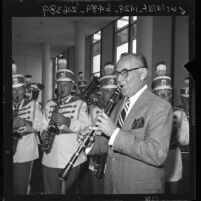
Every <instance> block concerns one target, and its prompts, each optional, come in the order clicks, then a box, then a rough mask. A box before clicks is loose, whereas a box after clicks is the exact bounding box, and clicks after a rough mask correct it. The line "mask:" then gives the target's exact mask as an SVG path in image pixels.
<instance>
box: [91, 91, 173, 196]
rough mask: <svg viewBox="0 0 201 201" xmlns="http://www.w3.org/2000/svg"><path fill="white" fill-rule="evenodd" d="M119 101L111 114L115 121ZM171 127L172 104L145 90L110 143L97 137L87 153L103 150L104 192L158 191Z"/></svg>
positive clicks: (133, 192)
mask: <svg viewBox="0 0 201 201" xmlns="http://www.w3.org/2000/svg"><path fill="white" fill-rule="evenodd" d="M122 104H123V100H122V101H120V102H119V103H118V104H117V105H116V107H115V108H114V110H113V113H112V114H111V118H112V120H113V121H114V122H115V123H117V121H118V117H119V114H120V112H121V108H122ZM171 129H172V107H171V105H170V104H169V103H167V102H166V101H164V100H162V99H161V98H159V97H158V96H156V95H154V94H153V93H152V92H151V91H150V90H149V89H146V90H145V91H144V92H143V93H142V94H141V95H140V97H139V98H138V99H137V101H136V103H135V104H134V106H133V107H132V109H131V111H130V112H129V114H128V116H127V118H126V119H125V123H124V125H123V128H122V129H120V131H119V132H118V134H117V136H116V138H115V141H114V143H113V145H112V146H109V145H108V139H107V138H104V137H103V136H97V137H96V139H95V143H94V146H93V147H92V149H91V152H90V153H89V154H94V153H101V152H107V153H108V157H107V167H106V173H105V184H104V192H105V193H106V194H149V193H162V192H163V187H164V186H163V184H164V168H163V163H164V161H165V159H166V157H167V154H168V149H169V142H170V134H171Z"/></svg>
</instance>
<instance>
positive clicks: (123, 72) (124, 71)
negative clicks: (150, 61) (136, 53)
mask: <svg viewBox="0 0 201 201" xmlns="http://www.w3.org/2000/svg"><path fill="white" fill-rule="evenodd" d="M140 68H146V67H144V66H141V67H138V68H132V69H126V68H124V69H123V70H121V71H120V72H119V71H114V73H113V75H115V76H116V77H119V75H120V74H121V76H122V77H124V78H126V77H128V72H130V71H134V70H137V69H140Z"/></svg>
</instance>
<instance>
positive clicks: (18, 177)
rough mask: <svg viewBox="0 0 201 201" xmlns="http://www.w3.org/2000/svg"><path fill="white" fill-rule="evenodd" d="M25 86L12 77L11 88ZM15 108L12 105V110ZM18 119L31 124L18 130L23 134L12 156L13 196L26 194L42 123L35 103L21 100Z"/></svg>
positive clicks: (17, 78) (36, 156)
mask: <svg viewBox="0 0 201 201" xmlns="http://www.w3.org/2000/svg"><path fill="white" fill-rule="evenodd" d="M23 85H25V82H24V77H23V76H22V75H19V74H15V75H13V88H15V87H21V86H23ZM14 109H15V106H14V104H13V110H14ZM17 116H18V117H20V118H22V119H25V120H27V121H29V122H31V123H32V126H30V125H29V126H28V125H26V126H24V127H22V128H19V129H18V130H19V131H21V132H22V134H25V135H24V136H23V137H22V138H21V139H19V141H18V144H17V147H16V152H15V153H14V156H13V171H14V172H13V176H14V179H13V182H14V184H13V185H14V186H13V187H14V188H13V190H14V194H26V193H27V191H28V185H29V181H30V177H31V172H32V166H33V161H34V160H35V159H37V158H38V157H39V154H38V142H39V141H38V135H36V134H37V132H39V130H40V127H41V121H42V111H41V107H40V105H39V103H38V102H37V101H32V100H27V99H23V100H22V101H21V103H20V104H19V106H18V114H17ZM26 133H27V135H26Z"/></svg>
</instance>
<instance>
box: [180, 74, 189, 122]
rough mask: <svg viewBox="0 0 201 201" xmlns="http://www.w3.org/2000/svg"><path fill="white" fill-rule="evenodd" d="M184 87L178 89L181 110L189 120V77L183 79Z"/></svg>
mask: <svg viewBox="0 0 201 201" xmlns="http://www.w3.org/2000/svg"><path fill="white" fill-rule="evenodd" d="M184 84H185V85H184V87H182V88H181V89H180V96H181V103H182V105H181V108H183V110H184V112H185V113H186V116H187V118H188V120H189V77H186V78H185V79H184Z"/></svg>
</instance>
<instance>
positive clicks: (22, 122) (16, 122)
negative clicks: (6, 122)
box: [13, 117, 26, 129]
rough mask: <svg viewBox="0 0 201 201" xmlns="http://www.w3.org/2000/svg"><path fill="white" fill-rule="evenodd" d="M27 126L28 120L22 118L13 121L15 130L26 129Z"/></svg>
mask: <svg viewBox="0 0 201 201" xmlns="http://www.w3.org/2000/svg"><path fill="white" fill-rule="evenodd" d="M25 125H26V120H25V119H22V118H21V117H16V118H15V119H14V120H13V129H18V128H21V127H24V126H25Z"/></svg>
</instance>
